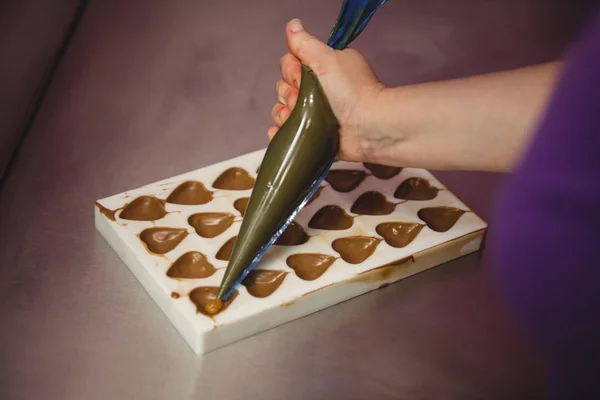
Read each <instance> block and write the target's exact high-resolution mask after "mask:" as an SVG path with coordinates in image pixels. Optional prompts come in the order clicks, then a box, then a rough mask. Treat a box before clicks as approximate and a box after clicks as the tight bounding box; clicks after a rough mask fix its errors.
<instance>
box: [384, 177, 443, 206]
mask: <svg viewBox="0 0 600 400" xmlns="http://www.w3.org/2000/svg"><path fill="white" fill-rule="evenodd" d="M438 192H439V189H438V188H436V187H434V186H431V183H429V181H428V180H427V179H423V178H409V179H407V180H405V181H404V182H402V183H401V184H400V186H398V189H396V191H395V192H394V197H395V198H397V199H402V200H421V201H423V200H433V199H435V198H436V196H437V195H438Z"/></svg>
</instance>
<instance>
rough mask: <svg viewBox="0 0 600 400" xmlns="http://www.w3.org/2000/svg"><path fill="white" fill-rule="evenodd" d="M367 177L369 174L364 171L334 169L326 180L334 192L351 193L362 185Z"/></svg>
mask: <svg viewBox="0 0 600 400" xmlns="http://www.w3.org/2000/svg"><path fill="white" fill-rule="evenodd" d="M366 177H367V173H366V172H365V171H362V170H353V169H332V170H331V171H329V175H327V177H326V178H325V180H326V181H327V182H329V184H330V185H331V187H332V188H333V190H335V191H337V192H342V193H347V192H351V191H353V190H354V189H356V188H357V187H358V185H360V184H361V182H362V181H364V180H365V178H366Z"/></svg>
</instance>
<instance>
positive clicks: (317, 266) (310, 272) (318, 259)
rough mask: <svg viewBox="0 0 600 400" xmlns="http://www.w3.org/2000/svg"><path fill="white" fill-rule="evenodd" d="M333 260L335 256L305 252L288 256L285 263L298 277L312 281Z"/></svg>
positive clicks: (325, 269) (329, 265)
mask: <svg viewBox="0 0 600 400" xmlns="http://www.w3.org/2000/svg"><path fill="white" fill-rule="evenodd" d="M335 260H336V259H335V257H332V256H329V255H327V254H318V253H305V254H293V255H291V256H289V257H288V258H287V260H286V264H287V265H288V267H290V268H291V269H293V270H294V272H295V273H296V275H297V276H298V278H300V279H302V280H305V281H314V280H315V279H317V278H319V277H320V276H321V275H323V274H324V273H325V271H327V269H329V267H331V265H332V264H333V263H334V262H335Z"/></svg>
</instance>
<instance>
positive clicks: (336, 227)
mask: <svg viewBox="0 0 600 400" xmlns="http://www.w3.org/2000/svg"><path fill="white" fill-rule="evenodd" d="M352 225H354V218H352V217H351V216H350V215H348V214H347V213H346V211H344V209H343V208H341V207H340V206H336V205H331V204H330V205H327V206H325V207H323V208H321V209H320V210H319V211H317V212H316V213H315V215H313V217H312V218H311V219H310V221H309V222H308V227H309V228H313V229H321V230H327V231H342V230H346V229H349V228H351V227H352Z"/></svg>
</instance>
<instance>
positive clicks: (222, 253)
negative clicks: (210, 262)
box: [215, 236, 237, 261]
mask: <svg viewBox="0 0 600 400" xmlns="http://www.w3.org/2000/svg"><path fill="white" fill-rule="evenodd" d="M236 239H237V236H234V237H232V238H231V239H229V240H228V241H226V242H225V244H223V246H221V248H220V249H219V251H218V252H217V255H216V256H215V258H216V259H217V260H221V261H229V258H230V257H231V253H232V252H233V245H235V241H236Z"/></svg>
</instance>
